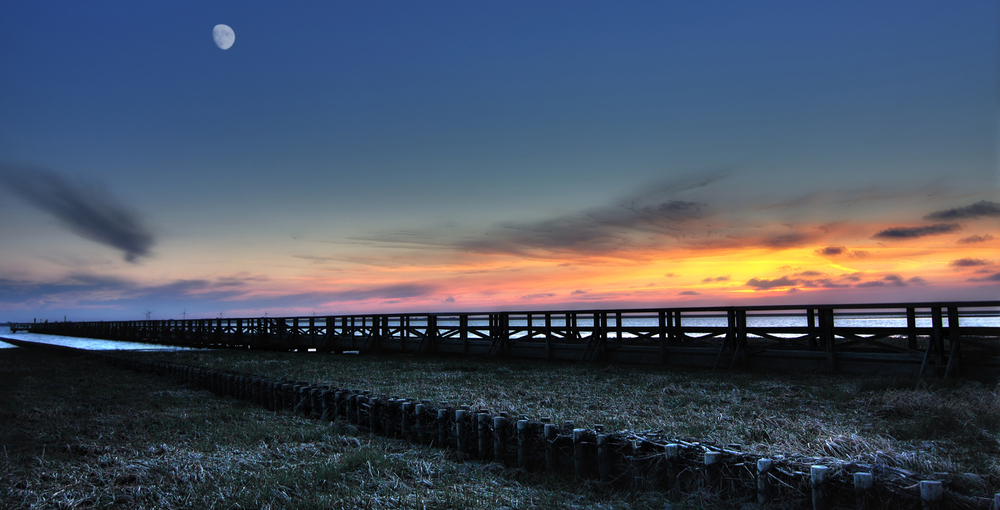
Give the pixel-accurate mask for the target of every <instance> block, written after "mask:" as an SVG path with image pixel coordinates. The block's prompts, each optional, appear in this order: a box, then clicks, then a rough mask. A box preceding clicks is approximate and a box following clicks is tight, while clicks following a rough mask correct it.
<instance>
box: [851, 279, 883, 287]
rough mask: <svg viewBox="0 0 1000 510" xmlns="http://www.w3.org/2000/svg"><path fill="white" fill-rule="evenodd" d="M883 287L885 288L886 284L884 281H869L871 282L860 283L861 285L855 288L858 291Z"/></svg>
mask: <svg viewBox="0 0 1000 510" xmlns="http://www.w3.org/2000/svg"><path fill="white" fill-rule="evenodd" d="M885 286H886V283H885V282H884V281H882V280H871V281H867V282H861V283H859V284H857V285H855V287H857V288H859V289H864V288H870V287H885Z"/></svg>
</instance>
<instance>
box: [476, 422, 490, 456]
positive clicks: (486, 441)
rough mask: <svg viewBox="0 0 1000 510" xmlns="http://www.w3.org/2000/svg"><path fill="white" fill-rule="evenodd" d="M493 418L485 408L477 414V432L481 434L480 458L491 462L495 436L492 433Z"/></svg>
mask: <svg viewBox="0 0 1000 510" xmlns="http://www.w3.org/2000/svg"><path fill="white" fill-rule="evenodd" d="M491 421H493V418H492V417H491V416H490V415H489V412H487V411H486V410H485V409H484V410H481V411H479V413H477V414H476V432H477V433H478V435H479V458H480V459H482V460H483V462H489V461H490V460H491V459H492V458H493V450H492V448H490V447H491V446H493V441H492V439H493V437H492V434H490V422H491Z"/></svg>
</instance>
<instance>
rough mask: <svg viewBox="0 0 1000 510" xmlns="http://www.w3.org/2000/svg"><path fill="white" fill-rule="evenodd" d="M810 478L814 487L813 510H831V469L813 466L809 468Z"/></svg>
mask: <svg viewBox="0 0 1000 510" xmlns="http://www.w3.org/2000/svg"><path fill="white" fill-rule="evenodd" d="M809 476H810V478H811V485H812V500H813V510H827V509H828V508H830V498H829V490H828V488H829V487H828V482H829V478H830V468H828V467H826V466H821V465H815V466H812V467H811V468H809Z"/></svg>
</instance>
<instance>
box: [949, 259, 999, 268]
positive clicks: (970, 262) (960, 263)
mask: <svg viewBox="0 0 1000 510" xmlns="http://www.w3.org/2000/svg"><path fill="white" fill-rule="evenodd" d="M990 264H991V262H990V261H988V260H983V259H972V258H964V259H958V260H953V261H951V262H949V263H948V265H949V266H955V267H976V266H988V265H990Z"/></svg>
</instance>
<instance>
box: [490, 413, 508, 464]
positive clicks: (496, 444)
mask: <svg viewBox="0 0 1000 510" xmlns="http://www.w3.org/2000/svg"><path fill="white" fill-rule="evenodd" d="M506 456H507V418H506V417H505V416H494V417H493V462H496V463H499V464H503V463H504V457H506Z"/></svg>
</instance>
